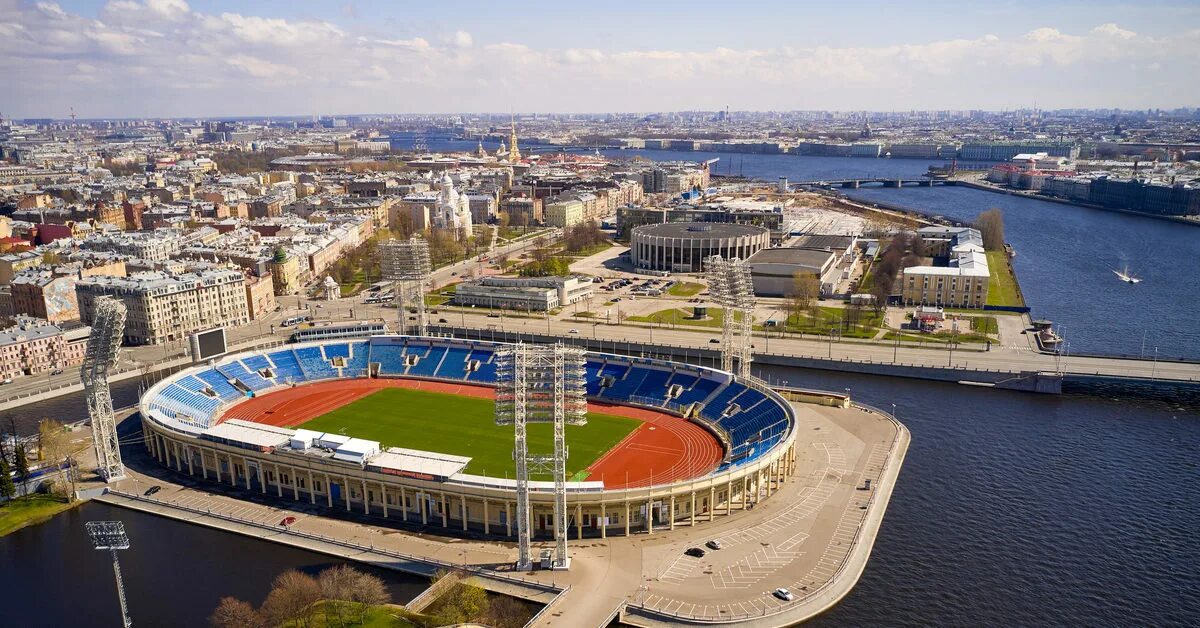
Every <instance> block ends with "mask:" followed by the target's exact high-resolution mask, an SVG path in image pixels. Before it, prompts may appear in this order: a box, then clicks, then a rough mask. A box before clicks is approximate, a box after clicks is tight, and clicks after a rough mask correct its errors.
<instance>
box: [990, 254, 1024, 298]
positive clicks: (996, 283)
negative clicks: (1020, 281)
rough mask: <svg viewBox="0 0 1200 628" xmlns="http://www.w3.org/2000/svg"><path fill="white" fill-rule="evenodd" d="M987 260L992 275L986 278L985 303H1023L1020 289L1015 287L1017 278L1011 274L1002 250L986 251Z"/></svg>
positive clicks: (1010, 268)
mask: <svg viewBox="0 0 1200 628" xmlns="http://www.w3.org/2000/svg"><path fill="white" fill-rule="evenodd" d="M987 261H988V269H989V270H990V271H991V275H992V276H991V278H989V279H988V296H987V304H988V305H1006V306H1023V305H1025V300H1024V299H1022V298H1021V293H1020V290H1019V289H1018V288H1017V278H1016V276H1014V275H1013V271H1012V266H1011V265H1009V263H1008V257H1007V256H1006V255H1005V254H1004V251H988V252H987Z"/></svg>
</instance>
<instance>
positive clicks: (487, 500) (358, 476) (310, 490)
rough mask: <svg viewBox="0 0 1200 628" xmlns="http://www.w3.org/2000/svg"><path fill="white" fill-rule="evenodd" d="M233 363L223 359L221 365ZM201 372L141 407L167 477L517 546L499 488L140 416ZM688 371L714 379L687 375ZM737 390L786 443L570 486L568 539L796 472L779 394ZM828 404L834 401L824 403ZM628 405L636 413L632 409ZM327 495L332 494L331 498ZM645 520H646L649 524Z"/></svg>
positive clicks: (542, 507) (541, 499)
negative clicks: (766, 401) (651, 479)
mask: <svg viewBox="0 0 1200 628" xmlns="http://www.w3.org/2000/svg"><path fill="white" fill-rule="evenodd" d="M312 344H321V343H312ZM488 344H490V343H488ZM303 346H305V345H295V347H297V348H301V347H303ZM309 346H311V345H309ZM236 357H237V356H236V355H235V356H226V358H223V359H222V360H225V359H229V358H236ZM207 368H210V367H208V366H200V367H193V368H191V369H187V370H184V371H181V372H179V373H176V374H175V375H173V376H172V377H170V378H167V379H164V380H163V381H161V382H159V383H157V384H156V385H155V386H154V387H152V388H151V389H149V390H148V391H147V392H146V393H145V394H144V395H143V397H142V400H141V403H140V410H141V417H142V429H143V432H144V435H145V443H146V447H147V450H148V451H149V453H150V454H151V455H152V456H153V457H154V458H155V459H156V460H157V461H158V462H159V463H160V464H162V465H164V466H166V467H167V468H169V469H173V470H175V471H177V472H180V473H186V474H188V475H190V476H192V477H193V478H196V479H204V480H207V481H212V482H220V483H227V484H228V485H229V486H231V487H234V488H238V489H244V490H247V491H254V492H258V493H261V494H263V495H272V496H274V497H276V498H280V499H290V500H294V501H301V502H307V503H309V504H313V505H322V506H325V507H327V508H331V509H333V508H337V509H342V510H345V511H347V512H351V513H358V514H366V515H372V516H379V517H384V518H387V519H392V520H396V521H401V522H406V523H409V524H421V525H424V526H429V527H432V528H434V529H438V528H440V529H442V530H444V531H445V532H446V533H449V534H454V533H458V532H468V531H469V532H472V533H479V532H482V533H484V534H487V535H494V536H500V537H511V538H515V537H516V530H515V528H514V526H513V525H512V522H513V520H514V510H515V509H516V493H515V491H514V490H513V489H512V488H511V485H507V486H506V485H503V483H502V482H501V481H500V480H499V479H495V478H483V479H484V480H491V481H490V482H489V481H483V482H468V481H450V480H445V481H442V480H437V479H429V478H420V477H406V476H399V475H391V474H384V473H379V472H375V471H371V470H368V469H366V468H365V467H364V466H363V465H361V464H358V463H352V462H344V461H339V460H334V459H331V458H322V457H316V456H312V455H308V454H304V453H300V452H295V451H291V450H288V449H271V448H262V449H258V450H256V449H249V448H244V447H240V446H234V445H230V444H226V443H221V442H215V441H212V440H205V439H202V438H200V437H198V436H197V435H196V434H195V433H189V432H188V431H186V430H183V429H179V428H178V427H176V426H172V425H169V424H168V422H167V421H162V420H159V419H157V418H155V416H154V414H152V413H151V412H148V410H149V402H148V400H149V399H151V398H153V396H154V395H156V394H157V393H158V392H159V391H161V390H162V388H164V387H165V386H168V385H170V383H171V382H173V381H175V380H177V379H179V378H182V377H185V376H187V375H189V374H192V373H195V372H198V371H202V370H204V369H207ZM689 368H693V369H695V368H700V369H702V370H707V371H711V370H712V369H704V368H703V367H695V366H693V365H689ZM414 379H415V378H414ZM434 381H445V380H434ZM742 383H743V384H746V385H749V386H752V387H754V388H757V389H759V390H760V391H762V392H764V393H765V394H767V395H768V397H769V398H771V399H772V400H774V401H775V402H777V403H780V404H782V405H783V406H784V407H785V408H786V409H787V412H788V413H789V414H790V415H791V419H792V422H793V425H792V429H789V430H788V433H787V434H786V436H785V437H784V438H782V439H781V440H780V441H779V442H777V443H776V444H775V445H774V446H773V447H772V448H771V449H770V450H769V451H767V452H764V453H763V454H761V455H760V456H759V457H758V458H757V459H756V460H754V461H752V462H749V463H745V464H743V465H740V466H734V467H731V468H728V469H726V470H724V471H719V472H713V473H711V474H709V475H706V476H703V477H697V478H693V479H688V480H681V481H677V482H672V483H667V484H658V485H653V486H649V487H638V488H628V489H605V488H603V487H602V486H600V487H596V486H594V485H597V484H599V483H597V482H584V483H568V487H571V486H572V485H575V487H574V488H568V493H567V512H568V514H569V524H570V529H569V532H570V536H571V537H573V538H585V537H599V538H606V537H607V536H608V535H620V534H626V535H628V534H632V533H640V532H646V533H654V532H660V531H662V530H664V529H667V530H672V529H674V528H675V526H677V525H696V524H697V523H699V522H703V521H713V520H714V519H715V518H716V516H717V515H729V514H731V513H733V512H737V511H742V510H746V509H749V508H753V506H754V504H756V503H758V502H760V501H761V500H762V499H765V498H767V497H769V496H771V495H773V494H774V493H775V492H776V491H777V490H778V488H779V486H780V485H781V484H782V483H783V482H784V481H786V479H787V478H788V477H790V476H791V475H792V473H793V472H794V470H795V467H796V453H797V452H796V430H795V416H794V413H793V412H792V410H791V407H790V405H789V402H788V401H787V400H786V399H784V398H783V397H782V396H780V395H779V394H778V393H776V392H774V391H771V390H770V389H768V388H766V387H765V386H763V385H761V384H760V383H758V382H746V381H742ZM269 392H270V391H266V393H265V394H269ZM606 401H607V402H608V403H612V400H606ZM831 401H834V400H832V399H830V400H824V402H831ZM626 405H630V406H635V407H640V406H639V405H638V404H634V403H629V404H626ZM654 409H655V410H658V411H664V409H663V408H654ZM222 410H224V408H222ZM470 477H472V478H475V477H476V476H470ZM334 486H336V487H337V488H335V489H333V490H331V487H334ZM530 501H531V510H532V512H531V517H530V521H531V523H532V524H533V533H534V535H535V537H546V538H548V536H549V535H550V534H552V530H553V527H552V525H551V520H552V512H553V494H552V493H551V492H549V491H548V490H545V489H540V490H538V489H535V490H533V491H531V495H530ZM647 512H650V513H651V516H650V517H649V518H647V517H646V514H645V513H647Z"/></svg>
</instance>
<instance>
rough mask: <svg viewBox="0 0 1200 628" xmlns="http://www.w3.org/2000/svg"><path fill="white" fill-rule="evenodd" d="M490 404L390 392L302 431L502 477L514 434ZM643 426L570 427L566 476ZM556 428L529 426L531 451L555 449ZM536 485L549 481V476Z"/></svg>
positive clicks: (630, 422)
mask: <svg viewBox="0 0 1200 628" xmlns="http://www.w3.org/2000/svg"><path fill="white" fill-rule="evenodd" d="M494 412H495V405H494V403H493V402H492V400H490V399H481V398H478V397H463V396H458V395H448V394H443V393H433V392H426V391H422V390H409V389H405V388H387V389H384V390H381V391H379V392H376V393H374V394H372V395H369V396H367V397H364V398H362V399H359V400H358V401H355V402H354V403H351V404H349V405H345V406H342V407H341V408H338V409H337V410H334V411H333V412H330V413H328V414H325V415H322V416H319V417H317V418H315V419H313V420H311V421H308V422H307V423H304V424H303V425H301V426H300V427H303V428H304V429H310V430H318V431H323V432H342V431H343V430H344V433H345V434H348V435H350V436H355V437H358V438H366V439H370V440H377V441H380V442H381V443H383V444H384V445H385V446H397V447H407V448H409V449H421V450H425V451H436V452H441V453H447V454H453V455H458V456H470V457H471V462H470V464H468V465H467V468H466V472H467V473H475V474H484V473H487V474H490V475H493V476H498V477H503V476H504V473H505V471H508V472H509V474H510V475H511V473H512V469H513V462H512V447H513V440H512V439H513V436H512V434H513V431H512V430H513V428H512V427H511V426H498V425H496V424H495V420H494ZM638 425H639V422H638V421H636V420H634V419H628V418H625V417H618V416H612V415H606V414H597V413H589V414H588V424H587V425H582V426H576V425H568V426H567V442H569V443H570V444H571V457H570V458H569V459H568V461H567V475H568V476H572V475H574V474H575V473H577V472H579V471H581V470H583V469H586V468H587V467H588V466H589V465H591V464H592V463H593V462H595V460H596V459H597V458H599V457H600V456H601V455H602V454H604V453H605V452H606V451H608V450H609V449H612V448H613V446H614V445H616V444H617V443H619V442H620V441H621V440H622V439H624V438H625V436H626V435H628V434H629V433H630V432H632V431H633V430H634V428H636V427H637V426H638ZM553 438H554V435H553V430H552V426H550V425H548V424H535V425H530V426H529V449H530V451H532V452H549V451H552V450H553V449H554V440H553ZM533 479H538V480H542V479H545V480H549V479H550V476H549V474H534V477H533Z"/></svg>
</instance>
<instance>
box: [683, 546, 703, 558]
mask: <svg viewBox="0 0 1200 628" xmlns="http://www.w3.org/2000/svg"><path fill="white" fill-rule="evenodd" d="M704 553H705V552H704V550H702V549H700V548H699V547H689V548H687V551H685V552H684V554H687V555H688V556H693V557H695V558H704Z"/></svg>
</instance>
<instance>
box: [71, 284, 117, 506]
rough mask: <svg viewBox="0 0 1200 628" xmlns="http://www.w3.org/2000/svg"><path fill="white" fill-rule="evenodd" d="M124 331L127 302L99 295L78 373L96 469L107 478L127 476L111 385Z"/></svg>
mask: <svg viewBox="0 0 1200 628" xmlns="http://www.w3.org/2000/svg"><path fill="white" fill-rule="evenodd" d="M124 334H125V304H124V303H122V302H121V301H118V300H117V299H114V298H112V297H100V298H98V299H96V301H95V303H94V309H93V314H92V332H91V335H89V336H88V344H87V352H86V353H85V354H84V356H83V366H82V367H81V368H80V369H79V376H80V379H82V380H83V391H84V395H85V397H86V398H87V406H88V416H90V417H91V419H92V444H93V445H94V446H95V448H96V464H97V467H98V468H97V471H98V472H99V474H100V477H102V478H104V481H105V482H114V481H116V480H120V479H123V478H124V477H125V465H124V464H123V463H122V462H121V447H120V443H118V442H117V419H116V416H115V415H114V414H113V405H112V395H111V394H110V392H109V389H108V370H109V369H110V368H111V367H113V366H114V365H116V363H117V358H118V357H119V354H120V351H121V338H122V336H123V335H124Z"/></svg>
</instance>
